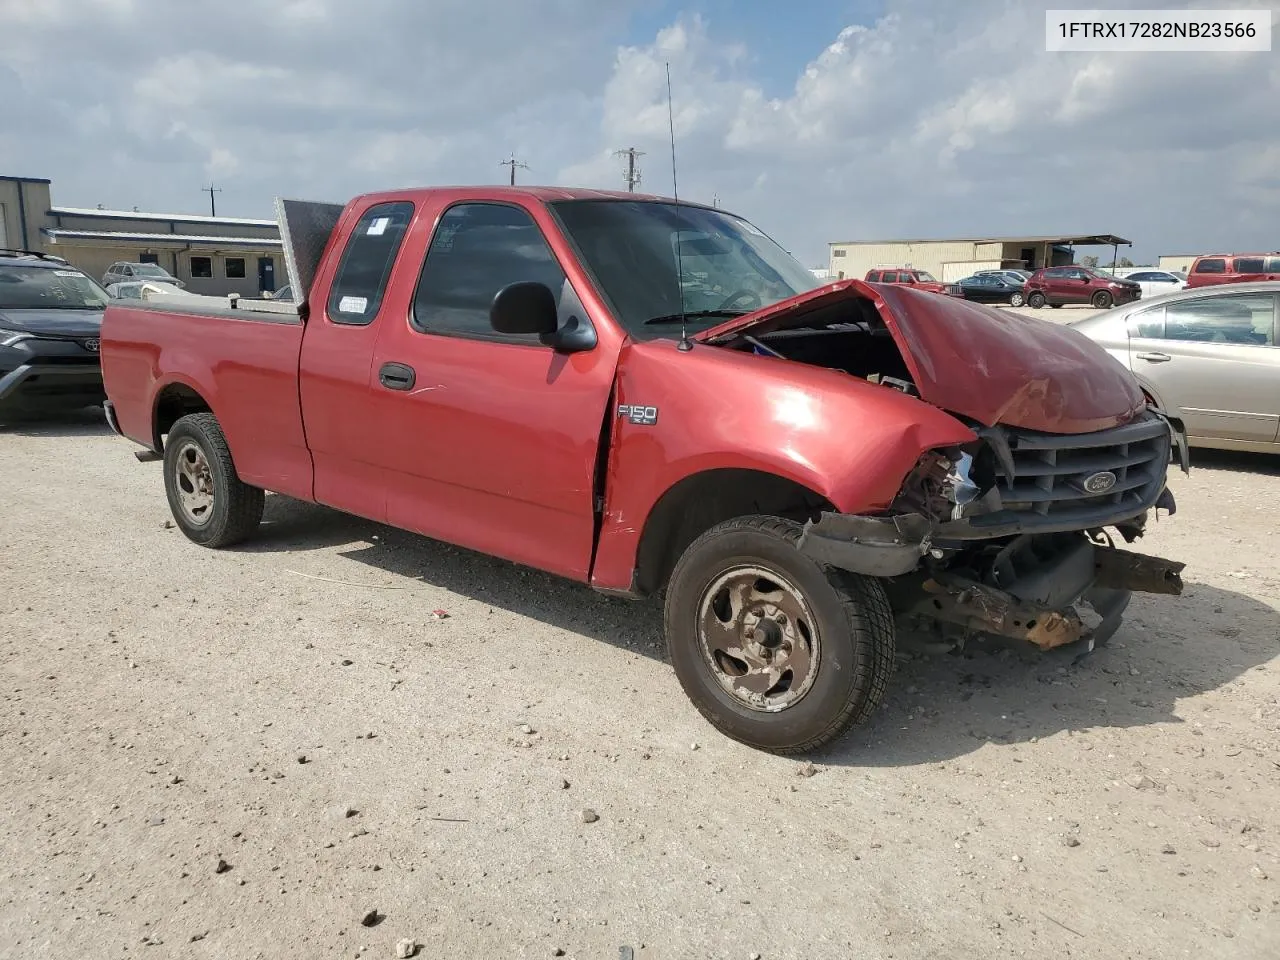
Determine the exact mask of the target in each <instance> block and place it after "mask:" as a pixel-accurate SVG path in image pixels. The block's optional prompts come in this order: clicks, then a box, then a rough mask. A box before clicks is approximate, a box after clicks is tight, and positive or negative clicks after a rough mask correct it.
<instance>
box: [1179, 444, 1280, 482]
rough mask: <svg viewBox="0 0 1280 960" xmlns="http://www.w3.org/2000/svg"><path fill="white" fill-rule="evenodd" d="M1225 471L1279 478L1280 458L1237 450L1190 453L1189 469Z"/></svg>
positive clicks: (1195, 450)
mask: <svg viewBox="0 0 1280 960" xmlns="http://www.w3.org/2000/svg"><path fill="white" fill-rule="evenodd" d="M1197 468H1199V469H1203V470H1226V471H1228V472H1230V473H1254V474H1258V475H1259V476H1264V477H1277V476H1280V457H1277V456H1275V455H1274V454H1267V453H1244V452H1241V451H1239V450H1204V449H1201V448H1196V449H1194V450H1192V451H1191V469H1192V470H1193V471H1194V470H1196V469H1197Z"/></svg>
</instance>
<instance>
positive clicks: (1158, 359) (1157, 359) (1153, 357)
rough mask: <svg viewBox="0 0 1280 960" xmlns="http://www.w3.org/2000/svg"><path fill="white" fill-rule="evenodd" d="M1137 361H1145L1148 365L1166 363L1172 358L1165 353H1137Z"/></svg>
mask: <svg viewBox="0 0 1280 960" xmlns="http://www.w3.org/2000/svg"><path fill="white" fill-rule="evenodd" d="M1137 356H1138V359H1139V360H1146V361H1147V362H1148V363H1168V362H1169V361H1170V360H1172V359H1173V357H1171V356H1169V355H1168V354H1167V353H1139V354H1138V355H1137Z"/></svg>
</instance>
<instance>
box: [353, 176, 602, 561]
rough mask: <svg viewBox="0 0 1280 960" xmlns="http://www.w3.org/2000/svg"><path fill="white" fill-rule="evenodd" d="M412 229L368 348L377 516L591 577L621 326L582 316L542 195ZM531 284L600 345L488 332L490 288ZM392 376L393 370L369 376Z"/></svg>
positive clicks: (462, 209)
mask: <svg viewBox="0 0 1280 960" xmlns="http://www.w3.org/2000/svg"><path fill="white" fill-rule="evenodd" d="M432 221H434V230H432V231H431V232H430V234H429V237H428V231H429V230H430V228H431V226H432ZM422 228H423V229H422V230H421V232H420V236H419V231H415V242H414V243H413V250H412V253H411V254H406V258H407V259H406V268H405V270H404V271H403V274H404V275H403V276H402V277H399V278H398V279H397V282H398V283H403V285H404V288H403V292H402V293H400V294H398V296H403V298H404V302H403V307H399V308H398V309H397V311H396V314H395V315H393V316H389V317H388V318H387V323H385V324H384V325H383V327H382V329H381V331H380V332H379V336H378V341H377V345H376V349H375V351H374V357H373V367H372V368H373V375H374V378H375V380H374V383H375V386H374V391H375V396H376V400H375V403H374V407H373V411H374V412H373V415H372V416H371V418H370V419H369V421H368V424H367V428H368V429H369V430H370V432H371V434H373V435H374V436H375V437H376V438H377V441H376V444H375V446H376V451H375V454H376V456H377V458H378V461H377V462H378V465H379V466H380V467H381V468H382V473H383V482H384V484H385V489H386V497H387V522H389V523H391V524H393V525H395V526H398V527H403V528H405V529H409V530H416V531H418V532H420V533H423V534H426V535H428V536H431V537H436V538H438V539H441V540H446V541H449V542H451V543H456V544H460V545H462V546H465V547H470V548H472V549H475V550H480V551H482V552H484V553H489V554H493V555H495V556H500V557H505V558H507V559H509V560H514V561H516V562H517V563H524V564H528V565H530V566H534V567H539V568H541V569H544V570H549V571H551V572H553V573H557V574H560V575H562V576H566V577H571V578H573V579H575V580H585V579H587V576H588V571H589V568H590V563H591V556H592V549H593V546H594V538H595V516H596V505H595V493H596V487H595V480H596V471H597V468H598V466H599V462H598V455H599V452H600V450H599V448H600V438H601V436H602V430H603V428H604V424H605V417H606V408H607V406H608V403H609V396H610V391H611V389H612V386H613V378H614V372H615V369H616V366H617V359H618V353H619V350H620V349H621V335H620V334H619V333H618V332H617V331H616V329H615V328H613V327H612V326H611V325H610V324H609V323H606V322H605V320H604V318H603V317H591V316H590V315H589V314H588V313H587V311H586V309H585V307H584V305H583V302H582V300H581V299H580V296H581V294H580V292H579V291H578V290H577V289H576V288H575V287H574V285H573V282H572V281H570V280H569V279H568V277H567V275H566V270H565V268H564V266H563V264H562V261H561V259H560V255H558V254H557V253H556V252H555V250H554V249H553V247H552V243H551V241H554V242H556V243H557V244H558V245H559V247H560V249H561V251H562V253H563V255H564V256H565V257H568V256H569V254H568V248H567V246H566V245H565V243H564V241H563V239H561V238H560V237H559V234H558V231H557V229H556V227H555V226H554V224H553V222H552V221H551V218H550V215H549V214H548V213H547V212H546V210H545V209H544V208H542V207H541V206H540V205H537V204H533V203H532V202H531V205H530V206H525V205H523V204H521V203H515V202H511V201H509V200H497V199H494V200H485V201H470V200H469V201H464V202H460V203H455V204H453V205H451V206H449V207H447V209H443V210H437V211H432V213H431V216H430V217H429V218H426V217H424V218H423V219H422ZM428 238H429V244H428ZM424 253H425V256H424ZM408 257H412V259H408ZM527 280H534V281H539V282H542V283H544V284H546V285H547V286H548V287H549V288H550V289H551V290H552V292H553V293H554V294H555V295H556V297H557V298H558V301H559V311H560V319H561V323H562V324H563V323H564V322H565V321H566V320H567V319H568V318H569V317H570V316H578V317H580V318H582V319H586V320H590V321H592V322H593V325H594V327H595V329H596V332H597V336H598V338H599V340H598V343H597V345H596V346H595V347H594V348H593V349H591V350H585V351H582V352H577V353H570V354H565V353H559V352H557V351H555V350H553V349H552V348H551V347H549V346H546V345H544V344H542V343H541V342H540V341H539V339H538V337H537V336H536V335H531V334H530V335H509V334H500V333H497V332H495V331H494V330H493V328H492V327H491V326H490V323H489V307H490V305H491V304H492V302H493V298H494V295H495V294H496V293H497V292H498V291H499V290H500V289H502V288H503V287H505V286H507V285H508V284H511V283H515V282H518V281H527ZM387 371H391V372H392V373H394V374H395V376H396V377H397V378H399V379H398V380H384V381H383V382H381V383H379V382H378V379H377V378H378V377H379V376H383V375H385V374H386V372H387ZM405 378H408V382H405Z"/></svg>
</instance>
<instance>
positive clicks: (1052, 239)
mask: <svg viewBox="0 0 1280 960" xmlns="http://www.w3.org/2000/svg"><path fill="white" fill-rule="evenodd" d="M877 243H881V244H884V243H1068V244H1079V245H1080V246H1082V247H1088V246H1104V245H1105V246H1108V247H1110V246H1113V245H1115V244H1119V245H1120V246H1132V245H1133V244H1132V243H1131V242H1130V241H1128V240H1126V239H1125V238H1124V237H1117V236H1115V235H1114V234H1110V233H1075V234H1070V233H1069V234H1064V235H1058V236H1033V237H924V238H920V239H915V240H836V241H834V242H832V243H828V244H827V246H829V247H854V246H870V245H872V244H877Z"/></svg>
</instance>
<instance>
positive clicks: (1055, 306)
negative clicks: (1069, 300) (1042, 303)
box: [1049, 303, 1062, 310]
mask: <svg viewBox="0 0 1280 960" xmlns="http://www.w3.org/2000/svg"><path fill="white" fill-rule="evenodd" d="M1049 306H1051V307H1053V309H1055V310H1061V309H1062V304H1060V303H1051V304H1049Z"/></svg>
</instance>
